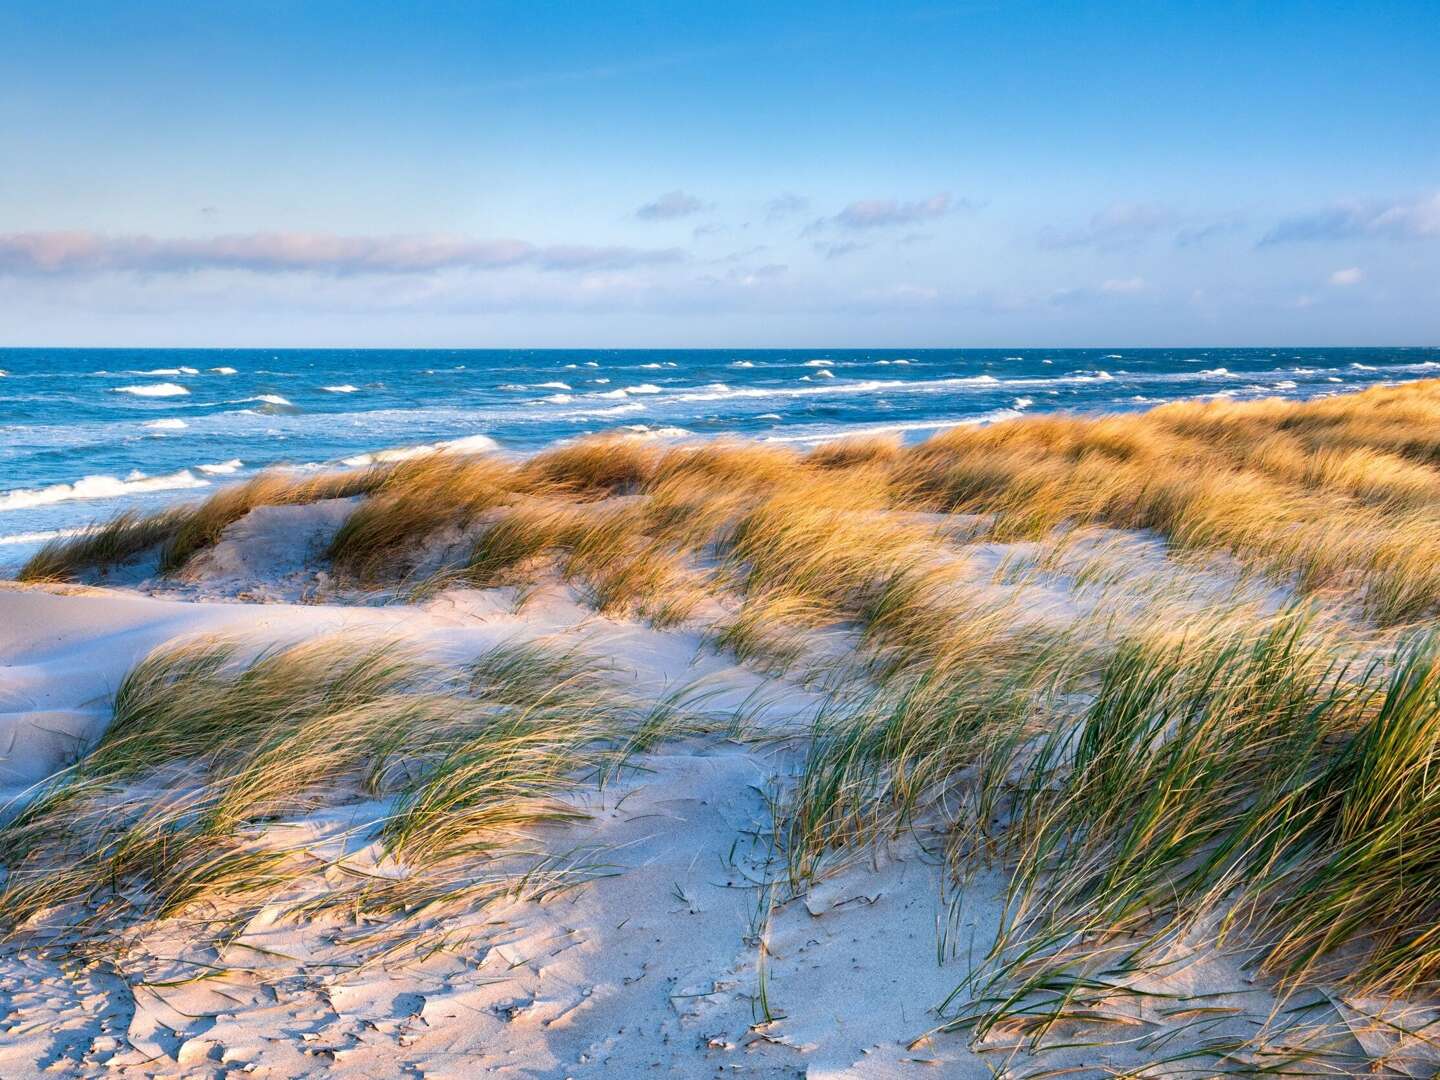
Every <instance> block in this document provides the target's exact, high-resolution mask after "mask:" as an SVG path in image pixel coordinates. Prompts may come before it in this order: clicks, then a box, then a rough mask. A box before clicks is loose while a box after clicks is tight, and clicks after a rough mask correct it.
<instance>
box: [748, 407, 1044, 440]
mask: <svg viewBox="0 0 1440 1080" xmlns="http://www.w3.org/2000/svg"><path fill="white" fill-rule="evenodd" d="M1019 415H1020V413H1019V412H1017V411H1016V410H1015V409H995V410H993V411H991V412H988V413H982V414H980V415H979V416H968V417H963V418H960V419H950V420H913V421H909V422H906V423H902V424H877V425H875V426H873V427H852V428H839V429H835V430H831V431H824V432H810V433H808V434H805V435H769V436H766V438H765V440H764V441H765V442H782V443H825V442H835V441H836V440H838V439H851V438H857V437H860V436H865V435H890V434H894V433H898V432H905V431H939V430H942V429H944V428H953V427H979V426H983V425H985V424H993V423H996V422H998V421H1000V420H1013V419H1015V418H1016V417H1017V416H1019Z"/></svg>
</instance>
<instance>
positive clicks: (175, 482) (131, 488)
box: [0, 469, 210, 510]
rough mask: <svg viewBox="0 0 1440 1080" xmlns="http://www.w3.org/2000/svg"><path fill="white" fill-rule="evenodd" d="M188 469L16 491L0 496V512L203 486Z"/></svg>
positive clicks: (205, 483)
mask: <svg viewBox="0 0 1440 1080" xmlns="http://www.w3.org/2000/svg"><path fill="white" fill-rule="evenodd" d="M209 483H210V482H209V481H208V480H202V479H201V478H200V477H198V476H196V475H195V474H194V473H192V472H191V471H190V470H189V469H180V470H179V471H177V472H173V473H168V474H166V475H164V476H146V475H145V474H144V473H142V472H133V473H131V474H130V475H129V476H127V477H125V478H124V479H123V480H122V479H120V478H119V477H115V476H85V477H81V478H80V479H79V480H76V481H75V482H74V483H73V484H51V485H50V486H49V487H43V488H17V489H15V490H13V491H7V492H4V493H3V494H0V510H27V509H29V508H31V507H34V506H51V505H53V504H55V503H62V502H70V501H72V500H75V499H113V498H116V497H117V496H120V495H134V494H138V493H141V492H146V491H172V490H180V489H183V488H198V487H207V486H208V485H209Z"/></svg>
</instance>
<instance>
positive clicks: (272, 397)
mask: <svg viewBox="0 0 1440 1080" xmlns="http://www.w3.org/2000/svg"><path fill="white" fill-rule="evenodd" d="M244 400H245V401H263V402H264V403H265V404H266V405H293V404H294V402H292V401H291V400H290V399H289V398H283V397H281V396H280V395H279V394H256V395H255V396H254V397H247V398H245V399H244Z"/></svg>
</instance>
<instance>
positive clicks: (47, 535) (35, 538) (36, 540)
mask: <svg viewBox="0 0 1440 1080" xmlns="http://www.w3.org/2000/svg"><path fill="white" fill-rule="evenodd" d="M87 532H90V529H88V528H86V529H48V530H46V531H45V532H23V533H11V534H10V535H9V536H0V544H43V543H44V542H45V541H46V540H58V539H59V538H60V537H62V536H80V535H82V534H84V533H87Z"/></svg>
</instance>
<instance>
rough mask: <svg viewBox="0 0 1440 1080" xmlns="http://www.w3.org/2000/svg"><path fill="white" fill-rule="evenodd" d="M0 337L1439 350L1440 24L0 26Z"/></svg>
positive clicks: (741, 21)
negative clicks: (0, 56) (0, 48)
mask: <svg viewBox="0 0 1440 1080" xmlns="http://www.w3.org/2000/svg"><path fill="white" fill-rule="evenodd" d="M0 41H4V42H5V43H6V45H5V62H4V64H3V65H0V136H3V138H0V343H3V344H16V345H19V344H36V345H38V344H55V345H66V344H74V345H99V344H114V345H326V344H333V345H375V346H398V345H417V346H424V345H446V346H565V345H593V346H666V345H672V346H682V345H691V346H726V345H736V346H761V345H792V344H794V345H798V344H813V345H837V346H838V345H857V346H862V345H901V344H908V345H916V346H922V345H935V346H943V345H1003V344H1016V345H1031V344H1033V345H1041V344H1047V345H1087V344H1095V345H1107V344H1113V345H1121V344H1124V345H1188V344H1278V343H1290V344H1300V343H1304V344H1433V343H1435V342H1436V341H1437V340H1440V65H1437V64H1436V63H1435V58H1436V57H1437V56H1440V11H1437V8H1436V6H1435V4H1434V2H1433V0H1430V2H1424V3H1421V2H1415V3H1364V4H1361V3H1333V2H1330V3H1325V2H1319V3H1317V2H1310V3H1291V2H1287V0H1265V2H1260V0H1255V2H1250V3H1239V2H1228V0H1211V2H1209V3H1165V2H1159V0H1154V2H1137V3H1129V4H1123V3H1106V4H1102V3H1039V2H1035V3H1028V2H1024V0H1016V2H1010V3H998V2H997V3H988V2H981V0H974V2H961V3H941V2H923V3H913V4H912V3H903V2H892V3H887V4H858V3H849V4H847V3H836V2H831V3H814V4H811V3H792V4H784V5H777V4H773V3H768V4H761V3H749V2H732V3H727V4H724V5H718V4H706V5H700V4H682V3H677V2H669V3H628V4H612V3H598V2H597V3H586V4H558V3H542V2H534V0H531V2H528V3H514V4H510V3H482V2H470V3H460V2H450V3H426V2H420V0H412V2H409V3H403V4H401V3H395V4H383V3H358V2H355V0H350V2H346V3H331V2H295V0H289V2H283V3H278V2H277V3H266V2H261V0H250V2H247V3H244V4H220V3H204V2H200V3H194V2H192V3H184V4H181V3H163V4H162V3H146V2H144V0H131V2H128V3H126V4H115V3H113V2H109V3H85V2H79V0H75V2H66V3H62V4H54V3H29V2H26V0H14V2H11V3H8V4H6V5H4V6H3V7H0Z"/></svg>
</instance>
